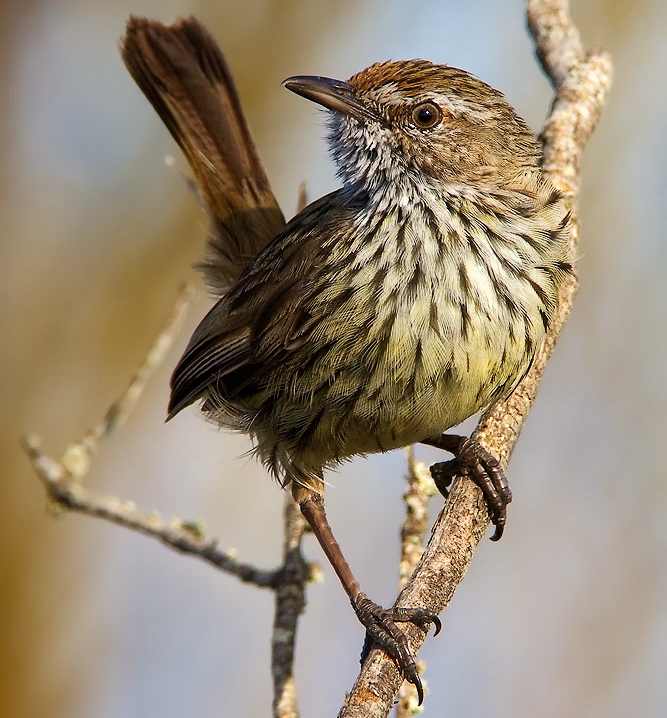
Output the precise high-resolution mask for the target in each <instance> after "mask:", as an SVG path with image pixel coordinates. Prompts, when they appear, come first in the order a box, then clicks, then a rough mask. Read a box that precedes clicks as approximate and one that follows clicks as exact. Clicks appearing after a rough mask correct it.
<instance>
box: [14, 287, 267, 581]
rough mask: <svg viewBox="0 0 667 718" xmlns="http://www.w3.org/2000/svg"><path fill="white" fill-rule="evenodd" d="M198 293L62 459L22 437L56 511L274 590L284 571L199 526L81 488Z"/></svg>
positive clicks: (188, 294)
mask: <svg viewBox="0 0 667 718" xmlns="http://www.w3.org/2000/svg"><path fill="white" fill-rule="evenodd" d="M193 294H194V290H193V289H192V287H190V286H188V285H185V286H183V287H182V288H181V290H180V291H179V294H178V297H177V299H176V301H175V303H174V306H173V308H172V310H171V312H170V313H169V316H168V317H167V319H166V320H165V322H164V324H163V326H162V327H161V329H160V331H159V333H158V335H157V337H156V338H155V341H154V342H153V344H152V345H151V348H150V350H149V352H148V354H147V355H146V357H145V359H144V361H143V362H142V363H141V365H140V366H139V369H138V370H137V371H136V373H135V374H134V376H133V377H132V379H131V380H130V382H129V384H128V386H127V389H125V391H124V392H123V393H122V394H121V396H120V397H119V398H118V399H117V400H116V401H114V403H113V404H112V405H111V406H110V407H109V409H108V410H107V411H106V413H105V415H104V417H103V419H102V420H101V421H100V422H99V423H98V424H96V425H95V426H93V427H92V428H91V429H89V430H88V431H87V432H86V433H85V435H84V436H83V438H81V439H78V440H76V441H72V442H71V443H70V444H69V445H68V446H67V447H66V449H65V451H64V452H63V455H62V457H61V458H60V459H54V458H53V457H50V456H48V455H47V454H45V453H44V452H43V451H42V449H41V442H40V440H39V438H38V437H37V436H35V435H32V434H31V435H28V436H25V437H23V438H22V440H21V445H22V447H23V449H24V451H25V452H26V454H27V455H28V458H29V459H30V461H31V462H32V465H33V467H34V469H35V471H36V472H37V475H38V476H39V478H40V479H41V481H42V483H43V485H44V488H45V489H46V493H47V495H48V497H49V499H50V500H51V502H52V503H53V505H54V506H55V507H58V508H60V509H68V510H70V511H77V512H79V513H82V514H87V515H88V516H95V517H97V518H103V519H105V520H107V521H110V522H112V523H114V524H117V525H119V526H125V527H126V528H129V529H132V530H133V531H138V532H139V533H143V534H145V535H147V536H152V537H153V538H156V539H158V540H159V541H161V542H162V543H164V544H165V545H167V546H170V547H171V548H173V549H176V550H177V551H180V552H182V553H190V554H194V555H196V556H199V557H200V558H201V559H203V560H204V561H207V562H209V563H212V564H213V565H215V566H217V567H218V568H220V569H222V570H224V571H226V572H228V573H231V574H233V575H234V576H237V577H238V578H240V579H241V580H242V581H246V582H249V583H253V584H255V585H257V586H262V587H273V586H274V584H275V582H276V580H277V577H278V575H279V573H280V572H279V570H261V569H258V568H256V567H254V566H250V565H248V564H244V563H241V562H239V561H238V560H237V559H236V557H235V556H234V554H233V553H232V552H224V551H221V550H219V549H218V548H217V542H216V541H215V540H209V539H207V538H206V536H205V533H204V530H203V527H202V525H201V524H200V523H199V522H196V521H184V520H182V519H173V520H172V521H169V522H165V521H164V520H162V519H161V518H160V517H159V516H158V515H157V514H154V513H142V512H140V511H138V510H137V509H136V507H135V506H134V504H133V503H132V502H131V501H123V500H121V499H119V498H118V497H115V496H97V495H96V494H94V493H93V492H91V491H88V490H87V489H85V488H84V487H83V485H82V480H83V479H84V477H85V476H86V475H87V474H88V472H89V470H90V462H91V459H92V456H93V454H94V453H95V451H96V450H97V447H98V446H99V443H100V441H102V440H103V439H105V438H106V437H107V436H108V435H109V434H110V433H111V432H112V431H113V430H114V429H115V428H116V427H117V426H119V424H121V423H122V422H123V421H124V420H125V419H126V418H127V416H128V414H129V413H130V411H132V409H133V408H134V406H135V405H136V403H137V401H138V399H139V397H140V396H141V394H142V392H143V390H144V388H145V386H146V383H147V381H148V379H149V378H150V376H151V375H152V373H153V372H154V371H155V369H156V368H157V367H158V366H159V365H160V364H161V363H162V361H163V360H164V357H165V355H166V353H167V351H168V350H169V348H170V346H171V344H172V340H173V337H174V335H175V334H176V332H177V331H178V328H179V327H180V325H181V323H182V320H183V318H184V316H185V313H186V310H187V307H188V305H189V303H190V301H191V298H192V296H193Z"/></svg>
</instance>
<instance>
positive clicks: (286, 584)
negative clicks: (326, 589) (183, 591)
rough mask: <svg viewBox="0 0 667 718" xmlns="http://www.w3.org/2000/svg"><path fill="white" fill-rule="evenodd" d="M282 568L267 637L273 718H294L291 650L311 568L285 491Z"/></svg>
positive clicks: (301, 524) (299, 520) (298, 517)
mask: <svg viewBox="0 0 667 718" xmlns="http://www.w3.org/2000/svg"><path fill="white" fill-rule="evenodd" d="M283 517H284V521H283V524H284V537H285V538H284V545H283V566H282V569H281V573H280V577H279V580H278V581H276V607H275V615H274V619H273V634H272V636H271V673H272V675H273V715H274V718H298V715H299V712H298V710H297V706H296V686H295V683H294V650H295V645H296V629H297V625H298V622H299V616H300V615H301V613H302V612H303V609H304V608H305V605H306V584H307V583H308V582H309V581H310V580H311V574H312V572H311V567H310V565H309V564H308V562H307V561H306V560H305V559H304V558H303V555H302V554H301V539H302V538H303V534H304V531H305V530H306V527H307V525H308V524H307V523H306V520H305V519H304V518H303V516H302V514H301V511H300V510H299V507H298V505H297V504H296V503H295V502H294V500H293V499H292V496H291V494H290V493H289V492H285V508H284V512H283Z"/></svg>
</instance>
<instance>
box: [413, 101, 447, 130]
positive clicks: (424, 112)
mask: <svg viewBox="0 0 667 718" xmlns="http://www.w3.org/2000/svg"><path fill="white" fill-rule="evenodd" d="M441 119H442V110H441V109H440V108H439V107H438V106H437V105H436V104H435V103H433V102H422V103H421V104H419V105H417V106H416V107H415V108H414V109H413V110H412V121H413V122H414V123H415V125H417V127H419V129H421V130H430V129H431V127H435V126H436V125H437V124H438V122H440V120H441Z"/></svg>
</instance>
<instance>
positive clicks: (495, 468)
mask: <svg viewBox="0 0 667 718" xmlns="http://www.w3.org/2000/svg"><path fill="white" fill-rule="evenodd" d="M445 437H446V441H443V440H442V439H440V437H438V440H434V441H433V442H431V441H429V442H428V443H429V444H430V445H431V446H438V448H443V449H446V450H447V451H450V452H451V453H452V454H454V456H455V457H456V458H455V459H452V460H451V461H442V462H439V463H437V464H433V466H431V476H432V477H433V480H434V481H435V483H436V486H437V487H438V489H439V491H440V492H441V493H442V494H444V495H445V496H447V494H448V493H449V485H450V484H451V482H452V479H453V478H454V476H468V477H469V478H470V479H472V480H473V481H474V482H475V483H476V484H477V486H479V488H480V489H481V490H482V493H483V494H484V498H485V499H486V503H487V506H488V510H489V516H490V517H491V523H493V525H494V526H495V529H496V530H495V532H494V534H493V536H492V537H491V540H492V541H498V539H500V537H501V536H502V535H503V531H504V530H505V523H506V521H507V504H509V503H510V501H511V500H512V492H511V491H510V488H509V484H508V483H507V478H506V477H505V472H504V471H503V470H502V468H501V467H500V463H499V462H498V459H496V457H495V456H493V454H490V453H489V452H488V451H487V450H486V449H485V448H484V447H483V446H482V445H481V444H480V443H479V442H477V441H475V439H469V438H467V437H465V436H447V435H444V434H443V438H445ZM436 441H437V443H436Z"/></svg>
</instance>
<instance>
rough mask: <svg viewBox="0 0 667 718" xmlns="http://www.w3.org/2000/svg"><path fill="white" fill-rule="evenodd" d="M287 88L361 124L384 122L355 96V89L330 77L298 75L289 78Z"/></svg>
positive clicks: (285, 82)
mask: <svg viewBox="0 0 667 718" xmlns="http://www.w3.org/2000/svg"><path fill="white" fill-rule="evenodd" d="M283 87H286V88H287V89H288V90H291V91H292V92H296V94H297V95H301V97H305V98H306V99H307V100H312V101H313V102H317V104H318V105H322V106H324V107H326V108H327V109H329V110H333V111H334V112H340V113H342V114H344V115H349V116H350V117H354V118H355V119H356V120H359V121H360V122H368V121H369V120H373V121H375V122H382V120H381V118H380V117H378V115H376V114H375V112H372V111H371V110H369V109H368V108H367V107H366V105H364V104H363V103H362V102H361V101H360V100H359V98H358V97H357V96H356V95H355V94H354V88H353V87H352V85H349V84H348V83H347V82H341V81H340V80H332V79H331V78H329V77H315V76H311V75H297V76H295V77H288V78H287V79H286V80H285V81H284V82H283Z"/></svg>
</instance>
